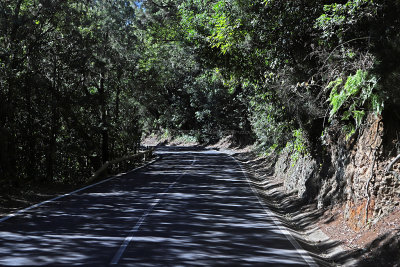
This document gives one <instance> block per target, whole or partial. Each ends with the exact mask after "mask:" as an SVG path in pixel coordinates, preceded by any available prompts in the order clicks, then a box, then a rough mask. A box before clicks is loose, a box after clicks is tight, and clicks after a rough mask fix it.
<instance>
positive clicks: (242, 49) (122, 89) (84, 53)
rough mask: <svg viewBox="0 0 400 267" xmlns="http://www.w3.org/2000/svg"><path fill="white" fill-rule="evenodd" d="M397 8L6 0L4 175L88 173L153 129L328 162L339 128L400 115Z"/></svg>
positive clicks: (50, 177) (1, 15)
mask: <svg viewBox="0 0 400 267" xmlns="http://www.w3.org/2000/svg"><path fill="white" fill-rule="evenodd" d="M398 14H400V2H398V1H388V0H381V1H375V0H349V1H347V0H345V1H322V0H307V1H306V0H293V1H283V0H258V1H250V0H229V1H228V0H218V1H217V0H174V1H172V0H143V1H124V0H100V1H95V0H87V1H81V0H79V1H78V0H68V1H64V0H0V148H1V150H0V181H1V183H8V184H13V185H18V184H21V183H23V182H26V181H32V182H68V183H78V182H80V180H82V179H85V178H87V177H88V176H89V175H90V174H91V173H93V172H94V171H95V170H96V169H98V168H99V167H100V166H101V164H102V163H104V162H106V161H108V160H110V159H114V158H117V157H121V156H124V155H127V154H130V153H133V151H134V150H135V147H136V146H137V145H138V143H139V142H140V139H141V138H142V137H143V136H144V135H146V134H149V133H152V132H163V133H169V134H174V135H182V134H185V135H190V136H194V137H195V138H196V139H197V140H198V141H199V142H201V143H210V142H215V141H216V140H218V139H219V138H221V137H223V136H225V135H228V134H230V135H233V137H234V138H235V140H236V141H237V142H238V143H239V144H242V145H243V144H247V143H251V142H255V143H256V144H257V146H258V149H259V150H260V151H262V152H263V153H270V152H271V151H280V150H282V149H283V148H285V147H288V146H291V147H293V150H294V151H295V154H296V153H297V154H309V155H311V156H312V157H314V158H316V159H319V162H323V161H324V153H325V151H326V149H325V136H326V135H328V134H329V133H328V132H329V131H332V129H335V131H336V132H339V133H340V134H342V135H343V136H345V139H346V140H349V142H350V141H351V140H353V139H355V138H357V135H358V133H359V132H360V130H362V129H363V127H365V124H366V118H367V116H368V114H375V115H376V116H380V117H382V118H383V119H385V118H388V117H391V118H395V119H397V120H400V114H399V111H398V110H399V106H400V102H399V100H400V94H399V90H398V86H399V84H400V64H399V63H400V62H399V61H400V46H399V41H400V31H399V25H400V24H399V22H400V21H399V20H400V17H399V15H398ZM399 149H400V148H398V150H399ZM398 152H399V151H392V152H391V153H393V154H396V153H398ZM321 164H322V163H321Z"/></svg>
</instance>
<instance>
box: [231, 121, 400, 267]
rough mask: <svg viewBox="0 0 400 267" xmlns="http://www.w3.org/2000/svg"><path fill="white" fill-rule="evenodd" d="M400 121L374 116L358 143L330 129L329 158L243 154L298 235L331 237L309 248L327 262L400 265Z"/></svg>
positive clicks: (288, 152)
mask: <svg viewBox="0 0 400 267" xmlns="http://www.w3.org/2000/svg"><path fill="white" fill-rule="evenodd" d="M394 123H396V122H393V121H390V120H386V121H383V120H382V119H381V118H379V117H376V116H373V115H370V116H369V117H368V121H367V124H366V125H365V126H364V127H363V128H362V130H361V131H360V133H359V134H358V135H357V136H353V138H352V139H350V140H346V137H345V136H344V135H343V134H339V132H340V131H338V129H335V127H332V128H330V129H329V131H328V133H327V134H326V135H325V143H326V146H325V148H326V149H327V150H326V151H325V152H326V153H325V154H326V155H327V156H326V158H324V159H322V160H321V159H319V160H318V159H314V158H312V157H311V156H310V155H303V156H300V157H296V158H295V159H294V157H292V151H291V150H290V149H285V150H284V151H283V152H281V153H280V154H279V155H271V156H270V157H267V158H260V157H257V156H256V155H254V154H252V153H238V154H237V155H236V156H237V157H238V158H240V159H241V160H242V162H243V163H245V164H246V165H247V169H248V170H249V171H250V172H252V173H253V176H254V177H255V178H254V179H255V183H256V184H259V185H262V186H261V187H259V191H260V192H261V193H262V194H263V195H264V196H265V199H266V201H267V202H269V203H270V204H271V205H272V207H273V208H274V209H276V211H277V212H278V213H280V214H282V216H283V217H284V219H286V220H287V221H288V223H289V224H290V225H291V226H292V227H293V228H294V229H297V230H301V231H300V232H302V233H303V234H305V236H307V235H308V234H306V233H307V232H310V231H311V232H312V233H313V232H315V231H313V230H311V229H319V230H322V232H323V233H325V234H326V236H328V237H329V241H327V240H325V241H321V240H319V241H320V242H318V240H317V241H316V240H315V239H310V240H309V242H308V243H307V242H305V243H306V244H305V245H306V246H307V244H309V245H310V246H311V247H313V248H314V249H315V248H317V250H318V251H316V254H319V255H320V256H321V257H323V258H325V260H326V261H324V262H325V263H326V262H330V263H331V264H332V265H333V266H342V265H345V266H346V265H348V266H400V242H399V240H400V208H399V203H400V197H399V194H400V180H399V179H398V178H399V175H398V174H397V173H398V171H399V169H400V162H396V163H394V164H393V166H392V168H391V170H390V171H389V172H388V171H387V170H386V168H387V166H389V165H390V163H391V162H392V160H393V159H394V158H395V157H396V155H397V154H398V152H399V151H397V149H396V144H398V140H397V139H396V138H397V134H394V133H396V132H395V131H393V127H394V126H398V125H393V124H394ZM397 123H398V122H397ZM395 129H400V127H397V128H396V127H395ZM271 188H272V189H273V190H272V191H271ZM306 239H307V238H306ZM317 239H318V238H317ZM324 255H325V256H324ZM354 260H355V261H354ZM322 265H324V264H322Z"/></svg>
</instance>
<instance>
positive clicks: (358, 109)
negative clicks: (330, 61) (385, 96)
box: [327, 70, 383, 139]
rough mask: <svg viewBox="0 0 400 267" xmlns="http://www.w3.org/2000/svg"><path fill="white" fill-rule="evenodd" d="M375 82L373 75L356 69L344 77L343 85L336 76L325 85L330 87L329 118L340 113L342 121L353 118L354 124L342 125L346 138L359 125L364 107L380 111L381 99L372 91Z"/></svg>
mask: <svg viewBox="0 0 400 267" xmlns="http://www.w3.org/2000/svg"><path fill="white" fill-rule="evenodd" d="M377 83H378V81H377V79H376V78H375V77H374V76H370V75H369V74H368V72H366V71H363V70H358V71H357V72H356V74H354V75H350V76H349V77H348V78H347V79H346V82H345V83H344V85H343V79H342V78H338V79H336V80H334V81H332V82H330V83H329V85H328V86H327V89H331V93H330V95H329V102H330V105H331V111H330V117H329V119H330V120H332V118H334V117H335V116H339V114H341V116H339V117H340V119H341V120H343V121H349V120H350V119H353V120H354V124H355V125H353V124H351V125H350V124H347V125H346V126H345V127H343V130H344V131H345V132H346V133H347V137H346V138H347V139H348V138H349V135H350V136H351V135H353V134H354V133H355V131H356V130H357V129H358V128H359V127H360V126H361V124H362V121H363V119H364V117H365V114H366V112H365V110H366V109H368V108H371V109H372V111H373V112H374V113H375V114H380V113H381V112H382V110H383V101H382V99H381V98H380V97H379V95H378V94H377V93H374V90H375V89H376V85H377ZM339 111H341V112H339Z"/></svg>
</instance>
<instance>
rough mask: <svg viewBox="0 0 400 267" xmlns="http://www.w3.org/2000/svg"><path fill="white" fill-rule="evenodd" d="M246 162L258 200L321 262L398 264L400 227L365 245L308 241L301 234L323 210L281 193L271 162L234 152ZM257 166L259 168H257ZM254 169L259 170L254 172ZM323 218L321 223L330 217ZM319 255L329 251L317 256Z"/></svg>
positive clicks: (313, 225) (311, 228) (311, 231)
mask: <svg viewBox="0 0 400 267" xmlns="http://www.w3.org/2000/svg"><path fill="white" fill-rule="evenodd" d="M235 156H236V157H238V158H240V159H241V161H242V162H245V163H246V168H247V170H249V173H251V174H252V175H250V177H251V184H252V186H253V188H254V189H255V190H256V192H257V194H258V195H259V197H260V199H262V202H263V203H264V204H265V205H266V206H267V207H268V208H269V209H270V210H271V211H272V212H273V213H274V214H276V216H277V217H278V218H279V220H280V221H281V222H282V224H283V225H284V226H285V227H287V228H288V229H289V231H290V232H291V233H293V235H294V236H295V238H296V240H297V241H298V242H299V244H300V245H301V246H302V247H303V248H304V249H306V250H307V251H309V252H310V253H311V254H312V256H313V257H314V259H315V260H316V262H317V263H318V264H319V265H321V266H399V265H400V260H399V259H400V241H399V240H400V230H399V229H395V230H393V231H392V232H390V233H387V234H384V235H382V236H380V237H378V238H377V239H375V240H374V241H372V242H371V243H369V244H368V245H367V246H366V249H352V250H348V249H346V250H343V249H341V248H340V247H342V248H343V246H342V245H343V243H342V242H340V241H335V240H329V239H325V240H324V241H321V242H318V241H310V240H307V239H306V238H304V237H303V236H305V235H304V233H305V232H307V234H306V235H313V234H314V232H317V231H318V230H317V229H316V224H317V223H318V222H320V221H321V218H322V217H323V215H324V213H325V210H323V209H320V210H319V209H317V205H316V203H315V202H311V203H310V202H306V201H304V200H302V199H299V198H298V197H297V194H296V192H294V193H285V192H284V191H282V190H279V188H280V187H282V186H283V182H282V181H279V180H275V179H274V178H273V177H272V174H273V166H274V165H273V164H270V163H267V167H264V169H261V168H260V166H261V165H262V164H263V163H262V162H263V159H258V160H253V158H254V156H255V155H254V154H253V153H241V154H237V155H235ZM260 169H261V171H260ZM254 170H258V171H259V172H261V175H260V173H258V174H257V175H254ZM334 219H335V218H334V217H330V218H327V219H326V220H325V221H324V223H329V221H332V220H334ZM321 255H330V257H327V256H321Z"/></svg>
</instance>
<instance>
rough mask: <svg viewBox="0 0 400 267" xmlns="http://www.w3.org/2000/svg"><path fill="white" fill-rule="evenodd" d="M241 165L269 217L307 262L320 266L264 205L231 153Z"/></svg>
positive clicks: (316, 266) (315, 266) (312, 265)
mask: <svg viewBox="0 0 400 267" xmlns="http://www.w3.org/2000/svg"><path fill="white" fill-rule="evenodd" d="M229 156H230V157H231V158H232V159H233V160H234V161H235V162H236V163H237V164H238V165H239V167H240V169H241V170H242V173H243V174H244V176H245V177H246V180H247V183H248V184H249V186H250V188H251V190H252V191H253V193H254V194H255V195H256V197H257V200H258V202H259V203H260V205H261V207H262V208H263V209H264V211H265V212H266V213H267V215H268V216H269V217H271V219H272V221H273V222H274V223H275V225H276V226H277V227H278V228H279V230H280V231H281V232H282V233H283V234H284V235H285V236H286V238H287V239H288V240H289V242H290V243H292V245H293V246H294V248H295V249H296V250H297V252H298V253H299V254H300V256H301V257H302V258H303V259H304V260H305V261H306V262H307V264H308V265H309V266H311V267H318V264H317V263H316V262H315V261H314V259H313V258H312V257H311V256H310V255H309V254H308V252H307V251H305V250H304V249H303V248H302V247H301V246H300V244H299V243H298V242H297V240H296V239H295V238H294V237H293V236H292V234H291V233H290V232H289V231H288V230H287V229H286V227H285V226H283V225H282V223H281V222H280V221H279V220H278V219H277V218H276V216H275V214H273V213H272V211H271V210H270V209H269V208H268V207H267V206H265V205H264V203H263V202H262V201H261V200H260V197H259V195H258V193H257V192H256V191H255V189H254V188H253V186H252V185H251V182H250V179H249V177H248V176H247V172H246V171H245V170H244V169H243V167H242V164H241V163H240V161H238V160H237V159H236V158H234V157H233V156H232V155H229Z"/></svg>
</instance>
